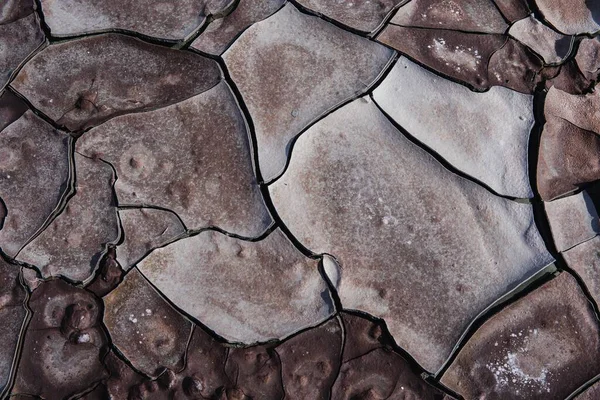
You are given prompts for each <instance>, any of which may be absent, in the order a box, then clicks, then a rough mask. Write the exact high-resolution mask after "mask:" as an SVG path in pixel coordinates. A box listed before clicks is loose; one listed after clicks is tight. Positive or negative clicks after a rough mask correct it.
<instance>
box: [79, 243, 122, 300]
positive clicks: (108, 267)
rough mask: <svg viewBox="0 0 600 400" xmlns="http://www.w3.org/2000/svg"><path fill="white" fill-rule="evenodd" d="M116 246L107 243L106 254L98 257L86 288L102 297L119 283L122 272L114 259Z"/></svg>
mask: <svg viewBox="0 0 600 400" xmlns="http://www.w3.org/2000/svg"><path fill="white" fill-rule="evenodd" d="M116 258H117V254H116V248H115V246H114V245H109V246H108V249H107V251H106V254H104V256H102V258H101V259H100V263H99V264H98V269H97V270H96V275H95V276H94V279H93V280H92V281H91V282H90V284H89V285H87V286H86V289H87V290H89V291H90V292H92V293H94V294H95V295H96V296H98V297H104V296H106V295H107V294H108V293H110V292H111V291H112V290H113V289H115V288H116V287H117V286H118V285H119V283H121V281H122V278H123V275H124V272H125V271H123V269H122V268H121V266H120V265H119V263H118V262H117V260H116Z"/></svg>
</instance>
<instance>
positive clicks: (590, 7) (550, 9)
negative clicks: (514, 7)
mask: <svg viewBox="0 0 600 400" xmlns="http://www.w3.org/2000/svg"><path fill="white" fill-rule="evenodd" d="M535 3H536V5H537V6H538V8H539V10H540V12H541V13H542V14H543V16H544V18H546V20H547V21H548V22H549V23H550V24H552V26H554V27H555V28H556V29H558V30H559V31H560V32H562V33H564V34H566V35H577V34H582V33H589V34H593V33H595V32H597V31H599V30H600V25H598V22H600V4H598V2H596V1H590V0H571V1H564V0H535Z"/></svg>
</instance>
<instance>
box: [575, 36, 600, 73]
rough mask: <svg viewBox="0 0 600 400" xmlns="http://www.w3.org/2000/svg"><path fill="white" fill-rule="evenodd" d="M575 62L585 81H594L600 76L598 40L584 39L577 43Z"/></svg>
mask: <svg viewBox="0 0 600 400" xmlns="http://www.w3.org/2000/svg"><path fill="white" fill-rule="evenodd" d="M575 61H576V63H577V66H578V67H579V70H580V71H581V72H582V74H583V75H584V76H585V77H586V78H587V79H589V80H592V81H596V80H597V79H598V75H599V74H600V72H599V71H600V40H599V39H598V38H594V39H588V38H585V39H583V40H582V41H581V42H579V48H578V49H577V54H576V55H575Z"/></svg>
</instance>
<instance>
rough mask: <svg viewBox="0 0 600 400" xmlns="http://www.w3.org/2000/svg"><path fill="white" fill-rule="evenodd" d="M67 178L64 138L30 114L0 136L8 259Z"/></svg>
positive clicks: (0, 242)
mask: <svg viewBox="0 0 600 400" xmlns="http://www.w3.org/2000/svg"><path fill="white" fill-rule="evenodd" d="M5 96H6V95H5ZM5 96H3V99H4V98H5ZM3 114H4V113H3ZM68 180H69V136H68V135H66V134H63V133H61V132H58V131H56V130H55V129H54V128H52V126H51V125H49V124H47V123H46V122H44V121H43V120H42V119H40V118H38V117H37V116H36V115H35V114H33V113H32V112H31V111H27V112H25V114H23V115H22V116H21V117H19V118H18V119H17V120H16V121H14V122H13V123H12V124H10V125H8V126H7V127H6V128H4V129H3V130H2V131H1V132H0V198H2V202H3V203H4V206H6V212H7V214H6V218H5V219H4V225H3V227H2V230H0V247H2V251H4V252H5V253H6V254H8V255H9V256H10V257H14V256H15V255H16V254H17V253H18V252H19V250H20V249H21V248H22V247H23V246H24V245H26V244H27V243H28V242H29V240H30V239H31V238H32V237H33V235H34V234H35V233H36V232H37V231H38V230H39V229H40V228H42V227H43V225H44V223H45V221H46V220H47V219H48V218H49V217H50V215H51V214H52V212H53V211H54V210H55V209H56V207H57V206H58V204H59V202H60V200H61V198H62V196H63V194H64V192H65V190H66V187H67V184H68Z"/></svg>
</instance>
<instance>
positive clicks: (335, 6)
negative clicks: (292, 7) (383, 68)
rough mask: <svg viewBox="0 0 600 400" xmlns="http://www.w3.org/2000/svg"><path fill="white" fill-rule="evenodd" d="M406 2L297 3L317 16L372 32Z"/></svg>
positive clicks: (345, 0)
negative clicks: (317, 14) (323, 16)
mask: <svg viewBox="0 0 600 400" xmlns="http://www.w3.org/2000/svg"><path fill="white" fill-rule="evenodd" d="M407 1H408V0H374V1H355V0H336V1H334V2H331V1H329V0H298V3H300V4H301V5H303V6H304V7H306V8H309V9H311V10H312V11H315V12H317V13H319V14H322V15H325V16H326V17H329V18H331V19H333V20H336V21H338V22H341V23H342V24H344V25H346V26H348V27H350V28H353V29H356V30H359V31H363V32H373V31H375V30H376V29H377V28H379V27H380V26H381V24H383V22H384V21H385V20H386V18H387V17H388V15H390V14H391V13H392V11H394V9H396V7H397V6H399V5H400V4H403V3H406V2H407Z"/></svg>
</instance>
